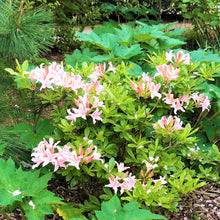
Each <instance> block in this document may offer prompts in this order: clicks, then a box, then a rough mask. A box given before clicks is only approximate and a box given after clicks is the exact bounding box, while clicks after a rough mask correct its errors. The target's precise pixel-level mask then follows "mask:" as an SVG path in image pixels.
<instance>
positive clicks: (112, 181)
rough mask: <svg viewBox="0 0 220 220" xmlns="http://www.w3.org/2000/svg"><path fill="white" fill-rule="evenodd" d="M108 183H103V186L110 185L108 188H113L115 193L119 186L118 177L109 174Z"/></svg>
mask: <svg viewBox="0 0 220 220" xmlns="http://www.w3.org/2000/svg"><path fill="white" fill-rule="evenodd" d="M109 182H110V183H109V184H108V185H105V187H110V188H113V189H114V191H115V194H116V193H117V191H118V188H119V187H120V185H121V184H120V183H119V177H118V176H117V177H115V176H113V175H112V174H111V177H110V178H109Z"/></svg>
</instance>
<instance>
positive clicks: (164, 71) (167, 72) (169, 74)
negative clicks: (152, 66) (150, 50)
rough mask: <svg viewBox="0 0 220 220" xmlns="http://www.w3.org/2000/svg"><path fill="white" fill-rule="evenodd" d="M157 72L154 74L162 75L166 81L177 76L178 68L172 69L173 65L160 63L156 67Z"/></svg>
mask: <svg viewBox="0 0 220 220" xmlns="http://www.w3.org/2000/svg"><path fill="white" fill-rule="evenodd" d="M156 69H157V71H158V72H157V73H156V74H155V76H162V77H163V78H164V80H165V81H166V82H169V81H171V80H174V79H176V78H177V77H178V75H179V72H180V69H178V68H177V69H174V67H173V66H172V65H171V64H170V65H166V64H161V65H159V66H157V67H156Z"/></svg>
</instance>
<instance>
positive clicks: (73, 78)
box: [26, 62, 85, 93]
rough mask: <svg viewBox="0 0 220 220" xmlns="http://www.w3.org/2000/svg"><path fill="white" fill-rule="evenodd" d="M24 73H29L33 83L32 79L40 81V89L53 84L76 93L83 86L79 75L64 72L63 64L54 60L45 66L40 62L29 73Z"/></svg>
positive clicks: (51, 86) (52, 86)
mask: <svg viewBox="0 0 220 220" xmlns="http://www.w3.org/2000/svg"><path fill="white" fill-rule="evenodd" d="M26 74H29V78H30V79H31V81H32V83H33V84H34V80H36V81H37V82H40V83H41V88H40V89H44V88H50V89H54V86H62V87H64V88H69V89H71V90H73V91H75V92H76V93H77V91H78V89H80V88H83V87H84V86H85V85H84V83H83V82H82V77H81V76H80V75H74V74H73V73H68V72H65V71H64V68H63V66H62V65H60V64H57V63H56V62H53V63H51V64H50V65H49V66H45V67H43V64H41V65H40V67H37V68H35V69H33V70H32V71H31V72H30V73H26Z"/></svg>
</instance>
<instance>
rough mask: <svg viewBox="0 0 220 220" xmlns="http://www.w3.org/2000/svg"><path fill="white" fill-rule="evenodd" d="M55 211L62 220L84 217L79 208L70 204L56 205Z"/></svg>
mask: <svg viewBox="0 0 220 220" xmlns="http://www.w3.org/2000/svg"><path fill="white" fill-rule="evenodd" d="M56 212H57V213H58V214H59V216H61V217H63V219H64V220H70V219H86V218H85V217H84V216H83V215H82V213H81V211H80V209H77V208H74V207H73V206H71V205H70V204H65V205H58V206H57V208H56Z"/></svg>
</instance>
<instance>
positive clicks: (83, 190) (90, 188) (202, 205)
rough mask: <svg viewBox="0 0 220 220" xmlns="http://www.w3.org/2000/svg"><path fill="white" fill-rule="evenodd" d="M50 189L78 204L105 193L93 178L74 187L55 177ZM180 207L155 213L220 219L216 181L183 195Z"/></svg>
mask: <svg viewBox="0 0 220 220" xmlns="http://www.w3.org/2000/svg"><path fill="white" fill-rule="evenodd" d="M48 189H49V190H50V191H52V192H53V193H55V195H56V196H58V197H61V198H62V199H63V201H64V202H71V203H77V204H84V201H85V200H88V201H89V195H93V196H95V197H97V198H98V197H99V195H101V194H103V191H102V185H101V184H99V183H98V182H97V180H96V179H91V182H89V183H85V182H80V183H79V184H77V185H76V186H75V187H73V188H71V187H70V185H69V183H67V182H66V181H65V180H59V179H54V180H51V181H50V184H49V187H48ZM178 208H179V211H178V212H172V213H169V214H166V210H165V209H163V208H158V210H156V211H154V213H157V214H161V215H163V216H166V217H167V219H169V220H193V219H198V220H202V219H205V220H218V219H220V189H219V187H218V186H217V185H216V184H215V183H212V184H208V185H206V186H203V187H201V188H200V189H197V190H195V191H194V192H192V193H188V194H187V195H185V196H182V198H181V201H180V202H179V204H178ZM56 219H59V220H61V219H62V218H61V217H59V218H56ZM103 220H104V219H103Z"/></svg>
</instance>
